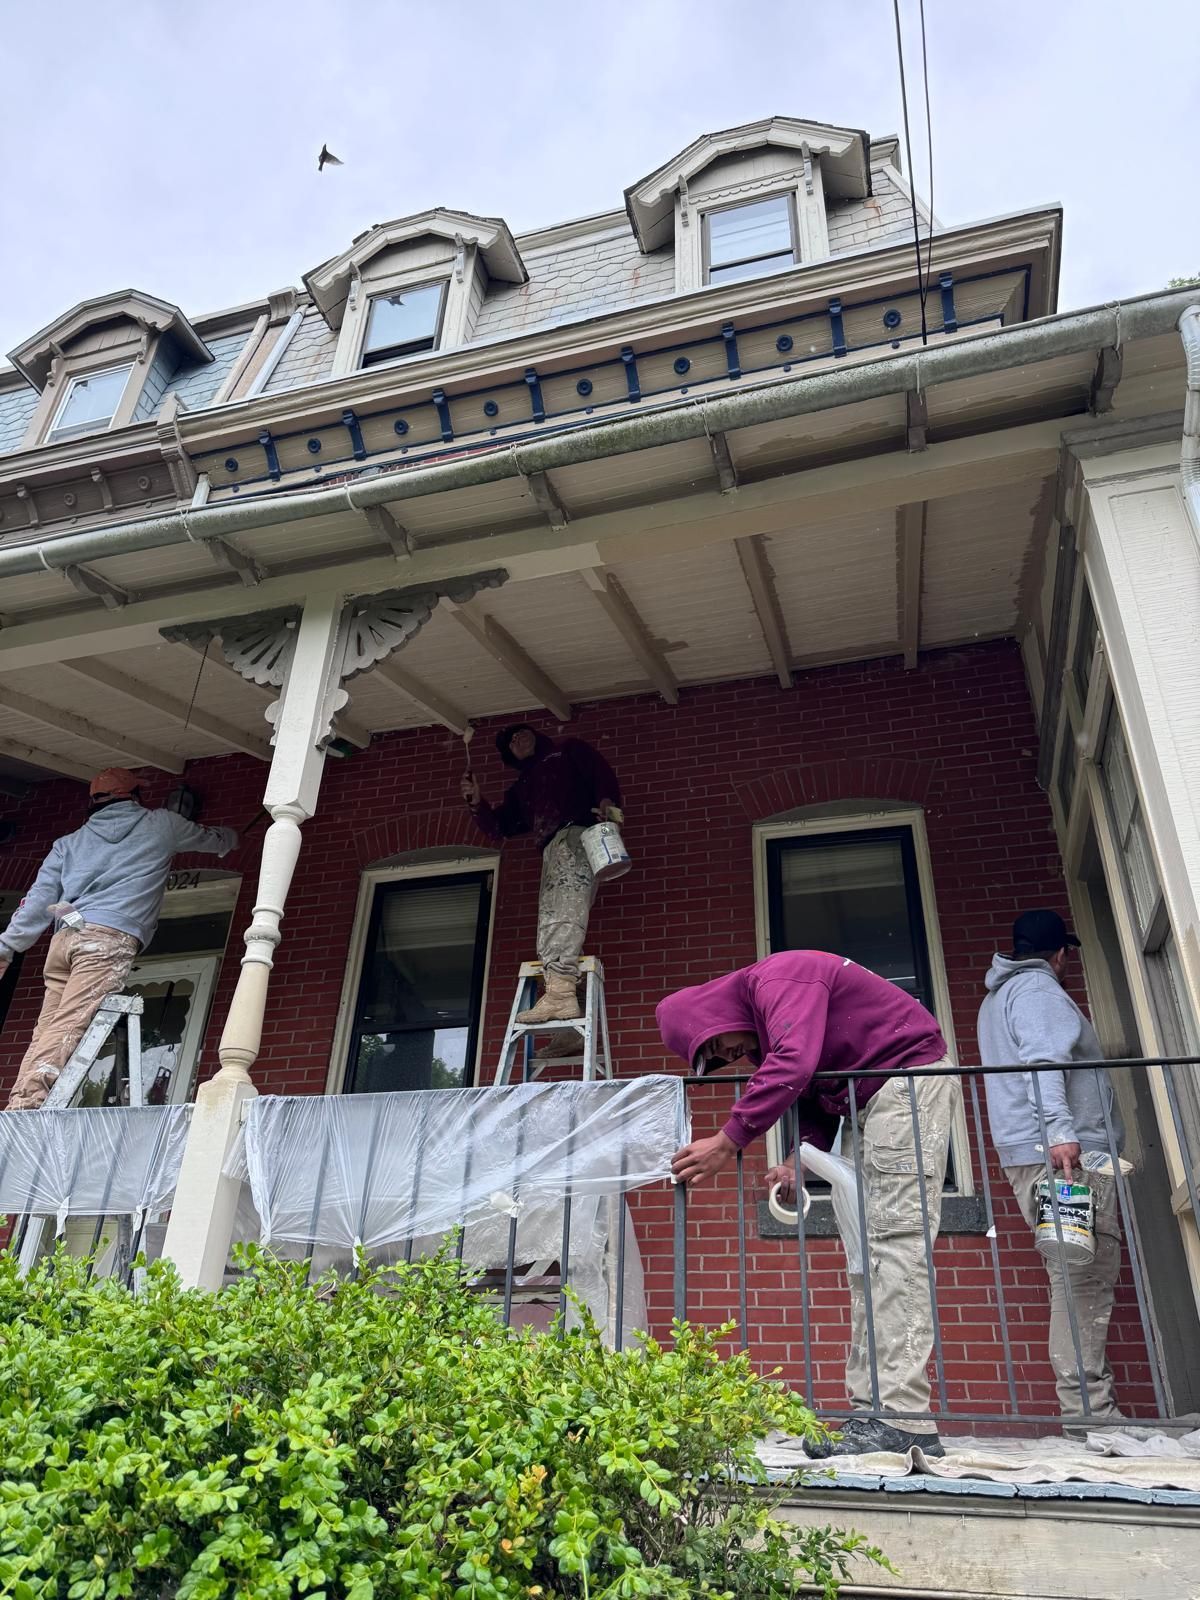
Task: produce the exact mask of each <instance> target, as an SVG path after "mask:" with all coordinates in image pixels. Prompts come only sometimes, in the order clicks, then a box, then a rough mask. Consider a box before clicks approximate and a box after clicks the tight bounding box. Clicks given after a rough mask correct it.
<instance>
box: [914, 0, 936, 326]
mask: <svg viewBox="0 0 1200 1600" xmlns="http://www.w3.org/2000/svg"><path fill="white" fill-rule="evenodd" d="M920 7H921V78H922V81H923V82H924V85H925V137H926V148H927V150H928V154H929V248H928V250H927V251H926V252H925V293H926V294H928V293H929V284H930V280H931V279H932V277H933V117H932V116H931V115H930V111H929V51H928V49H927V47H926V42H925V0H920ZM913 188H914V192H915V190H916V175H915V174H914V182H913Z"/></svg>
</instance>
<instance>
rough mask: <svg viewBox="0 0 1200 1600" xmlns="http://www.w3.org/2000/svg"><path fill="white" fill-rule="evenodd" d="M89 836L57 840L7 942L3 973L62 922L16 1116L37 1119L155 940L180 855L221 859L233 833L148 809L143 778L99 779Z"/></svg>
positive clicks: (0, 942)
mask: <svg viewBox="0 0 1200 1600" xmlns="http://www.w3.org/2000/svg"><path fill="white" fill-rule="evenodd" d="M88 796H89V800H90V802H91V814H90V816H89V817H88V819H87V821H86V822H85V823H84V825H83V827H82V828H77V829H76V831H75V832H74V833H68V834H66V835H65V836H64V837H63V838H61V839H56V840H55V841H54V843H53V845H51V847H50V853H49V855H48V856H47V857H46V859H45V861H43V862H42V866H41V870H40V871H39V873H38V875H37V877H36V879H35V880H34V883H33V887H32V888H31V889H30V890H29V892H28V893H27V894H26V896H25V898H24V899H23V900H22V901H21V904H20V905H19V906H18V907H17V909H16V911H15V912H14V913H13V916H12V918H11V919H10V921H9V924H8V927H7V928H5V930H4V932H3V933H2V934H0V975H3V972H4V969H5V968H6V967H7V966H8V964H9V962H10V961H11V960H12V958H13V956H14V955H16V954H17V952H18V951H20V950H28V948H29V946H30V945H31V944H33V943H34V941H35V940H37V939H38V938H39V937H40V936H41V935H42V933H43V932H44V931H45V930H46V928H47V927H49V925H50V923H51V922H55V923H56V930H55V933H54V937H53V938H52V939H51V941H50V950H49V953H48V954H47V956H46V965H45V967H44V969H43V974H42V975H43V978H44V980H45V985H46V996H45V999H44V1001H43V1003H42V1011H41V1015H40V1016H39V1017H38V1020H37V1024H36V1026H35V1027H34V1030H33V1038H32V1039H31V1041H30V1044H29V1049H28V1050H27V1051H26V1052H25V1057H24V1060H23V1061H22V1062H21V1065H20V1068H19V1069H18V1072H17V1081H16V1083H15V1084H14V1086H13V1090H12V1093H11V1094H10V1096H9V1100H8V1110H9V1111H36V1110H37V1109H38V1107H39V1106H40V1105H41V1104H42V1102H43V1101H44V1100H45V1098H46V1096H47V1095H48V1094H49V1093H50V1090H51V1088H52V1087H53V1084H54V1081H55V1079H56V1078H57V1077H58V1075H59V1073H60V1072H61V1071H62V1069H63V1068H64V1067H65V1066H66V1064H67V1062H68V1061H69V1060H70V1059H71V1056H72V1055H73V1054H74V1051H75V1046H76V1045H77V1044H78V1043H79V1041H80V1040H81V1039H82V1038H83V1036H84V1034H85V1033H86V1032H87V1028H88V1024H89V1023H90V1022H91V1020H92V1018H93V1017H94V1016H95V1014H96V1012H97V1011H98V1010H99V1009H100V1005H101V1002H102V1001H103V1000H104V999H105V998H106V996H108V995H110V994H116V993H118V992H119V991H120V990H121V989H122V988H123V987H124V985H125V979H126V978H127V977H128V976H129V969H130V967H131V966H132V965H133V961H134V958H135V956H136V955H137V953H138V951H139V950H140V949H143V948H144V947H145V946H146V945H147V944H149V942H150V940H151V939H152V938H153V937H154V930H155V928H156V927H157V926H158V917H159V912H160V911H161V910H162V898H163V890H164V889H165V888H166V884H167V874H168V873H169V871H170V870H171V860H172V858H173V857H174V856H176V855H178V854H179V852H180V851H183V850H187V851H200V852H203V853H204V854H206V855H216V856H223V855H225V854H226V853H227V852H228V851H230V850H232V849H233V848H234V847H235V846H236V844H237V842H238V836H237V834H236V833H235V832H234V831H233V829H232V828H202V827H201V826H200V825H199V823H196V822H190V821H189V820H188V819H187V818H186V817H181V816H179V815H178V813H177V812H174V811H148V810H147V809H146V808H145V807H143V806H142V805H141V804H140V802H139V783H138V778H137V776H136V775H135V774H134V773H132V772H127V771H126V770H125V768H124V767H108V768H106V769H105V770H104V771H103V772H98V773H97V774H96V776H95V777H94V778H93V779H92V782H91V786H90V788H89V790H88Z"/></svg>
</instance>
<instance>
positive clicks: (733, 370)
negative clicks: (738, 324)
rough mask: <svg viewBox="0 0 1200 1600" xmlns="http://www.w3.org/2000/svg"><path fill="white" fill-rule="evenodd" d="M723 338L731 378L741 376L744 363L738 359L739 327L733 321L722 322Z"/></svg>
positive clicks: (726, 368) (726, 364) (726, 367)
mask: <svg viewBox="0 0 1200 1600" xmlns="http://www.w3.org/2000/svg"><path fill="white" fill-rule="evenodd" d="M721 338H722V340H723V341H724V344H725V370H726V371H727V372H728V374H729V376H730V377H731V378H740V377H741V375H742V364H741V361H740V360H739V359H738V347H737V329H736V328H735V327H734V325H733V323H732V322H726V323H723V324H722V326H721Z"/></svg>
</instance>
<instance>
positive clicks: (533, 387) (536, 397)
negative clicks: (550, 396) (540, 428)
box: [525, 367, 546, 422]
mask: <svg viewBox="0 0 1200 1600" xmlns="http://www.w3.org/2000/svg"><path fill="white" fill-rule="evenodd" d="M525 382H526V383H527V384H528V385H529V408H530V410H531V411H532V412H533V420H534V421H535V422H545V420H546V402H545V401H544V400H543V399H542V380H541V379H540V378H539V377H538V375H537V369H536V368H534V367H527V368H526V369H525Z"/></svg>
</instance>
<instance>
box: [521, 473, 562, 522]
mask: <svg viewBox="0 0 1200 1600" xmlns="http://www.w3.org/2000/svg"><path fill="white" fill-rule="evenodd" d="M522 476H523V478H524V480H525V485H526V487H527V488H528V490H529V493H530V494H531V495H532V496H533V503H534V505H535V506H537V508H538V510H539V511H541V512H542V513H543V515H544V516H545V518H546V521H547V522H548V523H549V524H550V526H551V527H552V528H554V529H556V530H557V529H560V528H565V527H566V525H567V523H568V522H570V520H571V514H570V512H569V511H568V510H567V508H566V506H565V505H563V503H562V500H561V498H560V497H559V493H558V490H557V489H556V488H555V487H554V485H553V484H552V483H551V481H550V474H549V473H548V472H526V473H523V474H522Z"/></svg>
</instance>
